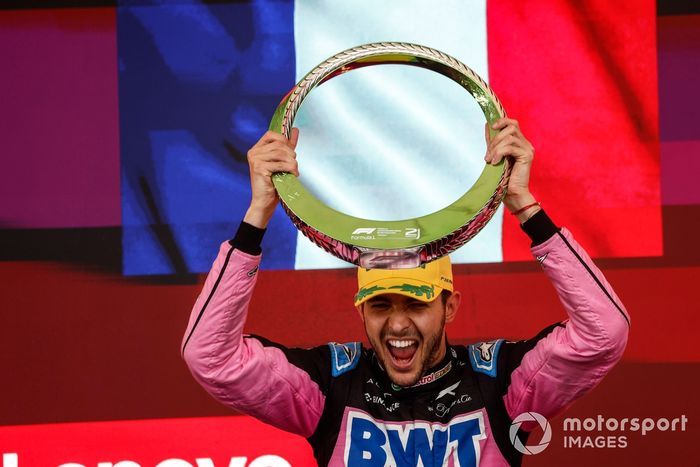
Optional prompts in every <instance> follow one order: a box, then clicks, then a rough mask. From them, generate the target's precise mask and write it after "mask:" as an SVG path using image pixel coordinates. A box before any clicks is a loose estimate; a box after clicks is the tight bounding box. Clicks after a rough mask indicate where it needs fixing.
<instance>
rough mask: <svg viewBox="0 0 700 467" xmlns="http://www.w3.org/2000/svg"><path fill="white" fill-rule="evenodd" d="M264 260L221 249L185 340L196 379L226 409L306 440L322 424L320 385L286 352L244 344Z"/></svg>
mask: <svg viewBox="0 0 700 467" xmlns="http://www.w3.org/2000/svg"><path fill="white" fill-rule="evenodd" d="M259 263H260V256H252V255H249V254H246V253H243V252H241V251H239V250H236V249H234V248H233V247H231V246H230V245H229V244H228V243H224V244H222V245H221V248H220V250H219V255H218V256H217V258H216V260H215V261H214V265H213V266H212V269H211V271H210V272H209V275H208V276H207V279H206V282H205V283H204V288H203V290H202V292H201V294H200V295H199V298H198V299H197V301H196V303H195V305H194V308H193V309H192V314H191V315H190V319H189V324H188V326H187V330H186V332H185V335H184V337H183V344H182V348H183V351H182V352H183V358H184V359H185V362H186V363H187V366H188V367H189V369H190V371H191V372H192V375H193V376H194V378H195V379H196V380H197V381H198V382H199V384H201V385H202V387H204V389H205V390H206V391H207V392H208V393H209V394H211V395H212V396H213V397H214V398H216V399H217V400H219V401H220V402H222V403H223V404H224V405H227V406H228V407H231V408H233V409H235V410H238V411H240V412H243V413H246V414H248V415H252V416H254V417H256V418H258V419H260V420H262V421H264V422H266V423H269V424H271V425H274V426H276V427H278V428H281V429H283V430H286V431H290V432H292V433H296V434H299V435H302V436H305V437H309V436H311V435H312V434H313V432H314V431H315V429H316V425H317V424H318V421H319V419H320V418H321V413H322V411H323V406H324V402H325V397H324V395H323V393H322V391H321V390H320V388H319V386H318V384H317V383H316V382H315V381H313V380H312V379H311V377H310V375H309V374H308V373H307V372H306V371H304V370H302V369H301V368H299V367H297V366H295V365H293V364H291V363H290V362H289V361H288V360H287V358H286V357H285V354H284V353H283V352H282V350H280V349H278V348H275V347H271V346H264V345H263V344H262V343H261V342H260V341H259V340H257V339H253V338H245V339H244V338H243V326H244V324H245V320H246V315H247V312H248V305H249V303H250V299H251V296H252V294H253V289H254V287H255V281H256V276H257V272H258V265H259Z"/></svg>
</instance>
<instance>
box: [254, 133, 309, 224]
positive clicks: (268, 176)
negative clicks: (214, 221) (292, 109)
mask: <svg viewBox="0 0 700 467" xmlns="http://www.w3.org/2000/svg"><path fill="white" fill-rule="evenodd" d="M297 141H299V130H298V129H297V128H292V133H291V135H290V139H287V138H285V137H284V136H282V135H281V134H279V133H276V132H274V131H268V132H267V133H265V134H264V135H263V136H262V138H260V140H259V141H258V142H257V143H255V145H254V146H253V147H252V148H250V151H248V167H249V168H250V188H251V200H250V207H249V208H248V211H247V212H246V214H245V217H244V218H243V221H244V222H247V223H248V224H250V225H253V226H255V227H258V228H260V229H264V228H265V227H267V224H268V222H270V218H271V217H272V214H273V213H274V212H275V208H276V207H277V202H278V201H279V198H278V196H277V191H276V190H275V186H274V185H273V184H272V174H273V173H276V172H290V173H293V174H294V175H296V176H297V177H298V176H299V165H298V164H297V160H296V157H297V155H296V152H294V148H296V146H297Z"/></svg>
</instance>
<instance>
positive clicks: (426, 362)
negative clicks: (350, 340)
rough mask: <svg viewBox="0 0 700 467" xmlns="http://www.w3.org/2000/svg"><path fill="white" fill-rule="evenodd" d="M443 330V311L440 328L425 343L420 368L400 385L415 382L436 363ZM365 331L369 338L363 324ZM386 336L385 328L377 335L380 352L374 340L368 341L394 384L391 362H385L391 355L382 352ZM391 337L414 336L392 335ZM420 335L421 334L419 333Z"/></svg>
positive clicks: (410, 384) (404, 385)
mask: <svg viewBox="0 0 700 467" xmlns="http://www.w3.org/2000/svg"><path fill="white" fill-rule="evenodd" d="M444 331H445V313H443V314H442V320H441V322H440V329H438V331H437V332H436V333H435V334H433V335H432V336H430V338H429V339H428V340H427V345H426V346H425V349H426V352H424V355H423V358H422V359H421V362H420V370H419V371H418V373H416V376H415V378H414V379H413V380H411V381H410V382H409V383H408V384H401V385H400V386H402V387H410V386H413V385H414V384H416V383H417V382H418V381H419V380H420V379H421V377H423V375H424V374H425V373H426V371H428V369H430V368H431V367H433V366H434V365H437V364H438V363H439V362H438V360H439V357H440V340H441V339H442V338H443V336H444ZM365 333H366V334H367V338H368V339H369V334H368V333H367V327H366V326H365ZM419 335H420V333H419ZM386 336H387V332H386V330H385V329H383V330H382V332H381V333H380V335H379V343H378V345H381V346H383V347H382V353H381V354H380V353H379V352H377V346H376V345H375V343H374V342H372V340H371V339H370V343H372V346H373V347H374V348H375V351H374V354H375V355H376V356H377V357H378V358H379V360H380V363H381V364H382V367H384V371H386V374H387V375H388V376H389V379H390V380H391V382H392V383H394V384H397V385H398V384H399V383H397V382H396V381H394V379H393V378H392V376H391V371H390V370H389V369H390V368H391V362H387V361H386V359H387V358H389V359H390V358H391V357H384V356H383V355H384V353H385V352H388V350H387V349H386V348H385V347H386V346H384V340H385V338H386ZM392 337H414V336H410V335H408V336H392ZM421 337H422V335H421Z"/></svg>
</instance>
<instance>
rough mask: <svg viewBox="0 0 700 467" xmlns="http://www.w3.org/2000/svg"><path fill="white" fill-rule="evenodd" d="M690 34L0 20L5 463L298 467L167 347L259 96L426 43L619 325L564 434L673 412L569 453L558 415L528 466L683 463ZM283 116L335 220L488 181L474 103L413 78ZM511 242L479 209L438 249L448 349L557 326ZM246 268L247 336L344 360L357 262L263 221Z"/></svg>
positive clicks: (351, 82) (559, 25) (692, 243)
mask: <svg viewBox="0 0 700 467" xmlns="http://www.w3.org/2000/svg"><path fill="white" fill-rule="evenodd" d="M699 32H700V10H699V9H698V7H697V6H696V5H694V4H693V3H692V2H684V1H680V0H678V1H668V2H659V3H658V5H657V4H655V3H654V2H653V1H649V0H641V1H638V0H635V1H632V0H624V1H621V2H605V1H602V0H587V1H584V2H578V1H566V0H545V1H538V2H517V1H513V0H488V1H486V2H484V1H481V2H480V1H444V2H425V1H423V2H419V1H415V0H410V1H404V2H400V3H398V2H369V1H365V0H362V1H353V2H332V1H317V0H303V1H302V0H299V1H297V2H296V3H294V2H288V1H252V0H251V1H231V2H227V1H216V2H198V1H177V2H169V1H136V0H133V1H120V2H113V1H102V0H95V1H86V2H73V1H61V0H56V1H48V2H33V1H29V2H27V1H25V2H21V1H17V2H14V1H8V2H2V3H0V66H2V72H0V156H1V157H2V165H1V166H0V167H2V169H0V284H2V285H1V287H2V289H1V290H2V294H0V329H2V330H3V338H2V339H0V374H2V375H3V380H2V385H1V386H2V389H1V390H0V466H2V467H16V466H21V467H26V466H47V465H49V466H54V465H55V466H58V465H61V464H63V463H70V462H73V463H78V465H83V466H86V467H87V466H94V465H101V466H103V465H104V466H106V465H108V464H107V463H110V464H109V465H119V462H122V461H123V462H126V461H127V460H129V461H131V462H132V463H135V464H137V465H142V466H146V465H154V466H155V465H158V464H159V463H163V462H165V461H167V460H168V459H171V460H172V462H170V463H163V467H166V466H171V465H177V466H185V465H193V466H194V465H202V466H207V467H209V466H211V465H241V466H243V465H258V466H260V465H287V464H291V465H307V464H309V463H311V462H312V461H311V460H310V459H311V453H310V450H309V449H308V446H306V444H305V442H304V440H302V439H300V438H299V437H296V436H294V435H289V434H285V433H281V432H280V431H278V430H275V429H273V428H271V427H268V426H266V425H263V424H261V423H259V422H257V421H255V420H252V419H249V418H248V417H245V416H242V415H240V414H232V413H231V412H230V411H228V410H227V409H225V408H223V407H221V406H219V405H218V404H216V403H215V402H214V401H213V400H211V399H210V398H209V397H208V396H207V395H206V394H204V393H203V392H202V391H201V389H200V388H199V387H198V386H197V385H196V383H195V382H194V381H193V380H192V378H191V376H190V375H189V374H188V371H187V369H186V368H185V366H184V364H183V363H182V361H181V359H180V356H179V344H180V338H181V336H182V333H183V332H184V328H185V325H186V320H187V316H188V314H189V312H190V307H191V306H192V304H193V303H194V300H195V298H196V296H197V294H198V293H199V290H200V289H201V285H202V282H203V280H204V275H203V274H202V273H204V272H206V271H207V270H208V269H209V266H210V264H211V261H212V259H213V257H214V255H215V253H216V251H217V247H218V245H219V243H220V242H222V241H224V240H226V239H228V238H230V237H231V236H232V235H233V234H234V232H235V230H236V228H237V225H238V223H239V222H240V219H241V218H242V216H243V214H244V211H245V209H246V207H247V205H248V202H249V196H250V193H249V186H248V173H247V170H248V169H247V163H246V156H245V155H246V151H247V150H248V149H249V147H250V146H251V145H252V144H253V143H254V142H255V141H256V140H257V139H258V138H259V136H260V135H261V134H262V133H263V132H264V131H265V129H266V128H267V125H268V122H269V119H270V117H271V114H272V112H273V110H274V108H275V107H276V105H277V104H278V102H279V100H280V99H281V97H282V96H283V95H284V94H285V93H286V92H288V91H289V89H290V88H291V87H292V86H293V85H294V83H295V82H297V80H298V79H299V78H300V77H301V76H303V75H304V74H305V73H306V72H307V71H309V70H310V69H311V68H312V67H313V66H315V65H316V64H318V63H319V62H321V61H322V60H323V59H325V58H326V57H328V56H330V55H332V54H334V53H336V52H338V51H340V50H343V49H345V48H348V47H352V46H355V45H358V44H363V43H368V42H376V41H405V42H414V43H420V44H424V45H427V46H431V47H434V48H437V49H439V50H442V51H444V52H447V53H449V54H451V55H453V56H455V57H457V58H458V59H460V60H462V61H463V62H464V63H466V64H467V65H468V66H470V67H472V68H473V69H474V70H475V71H477V73H479V74H480V75H481V76H482V77H483V78H484V79H486V80H487V81H488V82H489V84H490V85H491V86H492V87H493V89H494V90H495V92H496V94H497V95H498V96H499V98H500V99H501V101H502V102H503V104H504V106H505V108H506V110H507V112H508V114H509V115H510V116H512V117H515V118H517V119H518V120H519V121H520V123H521V126H522V128H523V131H524V132H525V134H526V136H527V137H528V138H529V139H530V140H531V141H532V142H533V144H534V146H535V148H536V160H535V167H534V169H533V176H532V189H533V191H534V193H535V196H536V197H537V198H538V199H539V200H540V201H541V202H542V203H543V205H544V207H545V209H546V210H547V211H548V212H549V213H550V215H551V216H552V218H553V219H554V220H555V221H556V222H557V223H558V224H560V225H565V226H567V227H568V228H569V229H570V230H572V231H573V233H574V235H575V236H576V237H577V239H578V240H579V241H580V242H581V243H582V244H583V245H584V247H585V248H586V249H587V250H588V251H589V252H590V253H591V255H592V256H593V257H594V258H596V261H597V263H598V264H599V265H600V266H601V268H602V269H603V270H604V272H605V274H606V276H607V277H608V279H609V280H610V282H611V283H612V284H613V286H614V287H615V289H616V291H617V292H618V294H619V295H620V296H621V298H622V300H623V302H624V303H625V304H626V306H627V308H628V309H629V310H630V314H631V316H632V323H633V324H632V331H631V336H630V341H629V344H628V348H627V351H626V354H625V356H624V359H623V361H622V362H621V364H620V365H618V367H616V368H615V370H614V371H613V372H612V373H611V374H610V375H609V376H608V377H607V378H606V379H605V381H603V383H602V384H601V385H600V386H599V387H598V388H596V389H595V390H594V391H593V392H592V393H591V394H590V395H588V396H586V397H585V398H584V399H582V400H581V401H579V402H577V403H576V404H575V405H574V406H573V407H572V408H571V409H570V410H569V411H568V412H567V416H576V417H581V418H586V417H596V416H597V415H598V414H603V415H604V416H606V417H619V418H622V417H635V416H638V417H668V418H673V417H678V416H680V415H681V414H685V415H686V416H687V417H688V418H689V419H690V422H689V429H688V431H686V432H674V433H671V432H658V431H657V432H653V433H649V434H647V435H646V436H644V437H642V436H641V435H639V434H637V435H632V434H629V443H628V447H627V448H624V449H617V450H615V449H576V450H572V449H567V448H564V447H563V444H562V436H561V435H562V421H561V420H562V419H561V418H560V419H556V420H554V421H553V431H554V438H553V441H552V443H551V445H550V446H549V447H548V448H547V450H546V451H544V452H543V453H542V454H539V455H537V456H530V457H529V458H528V459H526V462H525V464H526V465H622V464H625V463H626V464H635V465H696V464H697V463H698V458H697V454H696V452H695V450H694V449H693V446H694V444H693V443H694V442H695V441H696V440H697V438H698V431H697V420H699V419H700V408H699V405H698V403H697V393H698V392H699V391H700V372H699V371H698V362H700V350H699V349H700V348H699V347H698V346H697V345H696V341H697V331H696V330H697V329H698V326H700V313H698V312H699V311H700V308H698V305H697V300H696V297H695V294H694V291H695V288H696V282H697V277H700V276H699V274H700V243H698V242H697V238H696V237H697V231H698V230H700V188H699V187H700V185H699V184H698V183H697V174H698V173H700V157H699V156H698V155H699V154H700V131H699V130H698V126H697V122H698V121H700V115H698V105H697V103H698V102H700V91H699V90H698V89H700V88H698V87H697V85H696V83H695V82H694V80H693V79H692V77H694V76H697V75H698V74H699V73H700V33H699ZM297 123H298V126H299V127H300V128H301V131H302V138H301V141H300V146H299V148H298V153H299V159H300V168H301V171H302V181H303V182H304V183H306V184H307V185H308V186H310V187H312V189H313V190H315V192H316V193H317V194H318V196H320V197H322V198H323V199H324V201H326V202H327V203H328V204H329V205H331V206H334V207H336V208H338V209H340V210H342V211H345V212H348V213H354V214H358V215H362V216H368V217H369V216H372V215H374V216H376V217H382V218H397V217H406V216H409V215H410V216H413V215H415V214H420V213H417V212H416V209H423V210H428V211H431V210H435V209H439V208H440V207H442V206H444V205H445V204H447V203H449V202H450V201H452V199H454V198H455V197H456V196H457V195H459V194H461V193H462V192H463V191H464V190H465V188H466V187H467V186H468V185H469V184H470V183H471V181H472V180H474V178H475V177H476V176H477V174H478V173H479V171H480V170H481V167H482V165H483V162H482V157H483V150H484V147H485V145H484V142H483V136H482V135H483V116H482V115H481V114H480V112H479V110H478V108H477V107H476V105H475V104H474V102H473V99H471V97H469V96H468V95H467V93H466V92H465V91H463V90H462V89H460V88H459V87H457V86H456V85H454V84H453V83H451V82H450V81H448V80H447V79H446V78H443V77H442V76H439V75H436V74H434V73H432V72H429V71H427V70H420V69H414V68H410V67H389V66H387V67H370V68H366V69H363V70H356V71H353V72H352V73H349V74H347V75H343V76H340V77H338V78H335V79H334V80H332V81H330V82H328V83H327V84H324V86H322V87H320V88H318V89H317V90H315V91H314V92H313V93H312V94H311V96H310V97H309V100H308V102H307V103H305V106H304V107H303V109H302V111H301V112H300V114H299V117H298V121H297ZM436 188H439V189H436ZM528 244H529V241H528V239H527V238H526V237H525V235H524V234H523V233H522V232H521V231H520V229H519V227H518V225H517V223H516V222H515V221H514V219H513V218H512V216H510V215H508V214H507V213H505V214H504V213H503V212H502V211H499V213H498V214H497V216H496V217H495V218H494V220H493V221H492V222H491V223H490V224H489V225H488V227H487V228H486V229H485V230H484V231H482V233H481V234H480V235H479V236H478V237H477V238H475V239H474V240H473V241H472V242H470V243H469V244H468V245H467V246H466V247H465V248H463V249H461V250H459V251H457V252H455V253H454V254H453V255H452V256H453V259H454V260H455V262H457V263H461V264H458V265H457V266H455V283H456V286H457V287H458V288H460V289H461V290H463V291H464V293H465V295H466V296H468V297H469V300H466V301H465V302H466V303H465V305H464V309H462V310H461V311H460V314H459V315H458V318H457V320H456V322H454V323H452V324H451V325H450V327H449V328H448V333H449V335H450V340H451V342H453V343H455V344H464V343H467V342H474V341H477V340H481V339H487V338H494V337H505V338H509V339H522V338H527V337H531V336H532V335H534V334H536V333H537V332H538V331H539V330H540V329H542V328H543V327H544V326H546V325H548V324H550V323H552V322H554V321H557V320H561V319H563V318H564V317H563V315H562V311H561V308H560V305H559V303H558V300H557V297H556V295H555V294H554V292H553V291H552V289H551V285H550V284H549V283H548V282H547V280H546V278H545V277H544V276H543V274H542V273H541V272H540V271H539V268H538V265H537V264H536V263H535V262H534V261H532V260H531V257H530V254H529V251H528ZM263 247H264V260H263V268H264V269H265V270H264V271H262V273H261V274H260V276H259V279H258V285H257V289H256V293H255V296H254V299H253V301H252V303H251V311H250V317H249V320H248V323H247V331H249V332H253V333H257V334H261V335H265V336H266V337H268V338H270V339H273V340H275V341H278V342H282V343H284V344H286V345H289V346H311V345H318V344H319V343H323V342H327V341H340V342H344V341H353V340H364V339H365V337H364V331H363V329H362V327H361V325H360V323H359V322H358V320H357V317H356V313H355V312H354V309H353V308H352V295H353V294H354V292H355V276H354V272H353V270H352V269H348V268H347V265H344V264H341V263H339V262H338V261H336V260H335V259H334V258H332V257H330V256H329V255H326V254H325V253H323V252H321V250H319V249H318V248H316V247H314V246H313V245H311V244H310V243H309V242H308V241H307V240H306V239H304V238H303V237H300V236H299V234H298V232H297V231H296V230H295V229H294V228H293V226H292V224H291V222H290V221H289V220H288V219H287V218H286V216H285V215H284V213H283V212H281V210H278V212H276V213H275V216H274V217H273V220H272V222H271V224H270V226H269V228H268V233H267V234H266V237H265V240H264V244H263ZM266 456H273V457H266ZM259 459H262V460H259ZM280 459H282V460H280ZM256 462H257V464H256ZM284 462H286V463H287V464H285V463H284ZM73 467H76V466H73ZM121 467H134V465H133V464H128V463H122V464H121Z"/></svg>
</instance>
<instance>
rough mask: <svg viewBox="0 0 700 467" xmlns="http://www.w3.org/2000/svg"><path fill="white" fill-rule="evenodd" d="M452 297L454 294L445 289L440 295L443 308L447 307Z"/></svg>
mask: <svg viewBox="0 0 700 467" xmlns="http://www.w3.org/2000/svg"><path fill="white" fill-rule="evenodd" d="M451 296H452V292H450V291H449V290H447V289H443V291H442V293H440V298H441V299H442V306H446V305H447V300H449V298H450V297H451Z"/></svg>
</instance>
